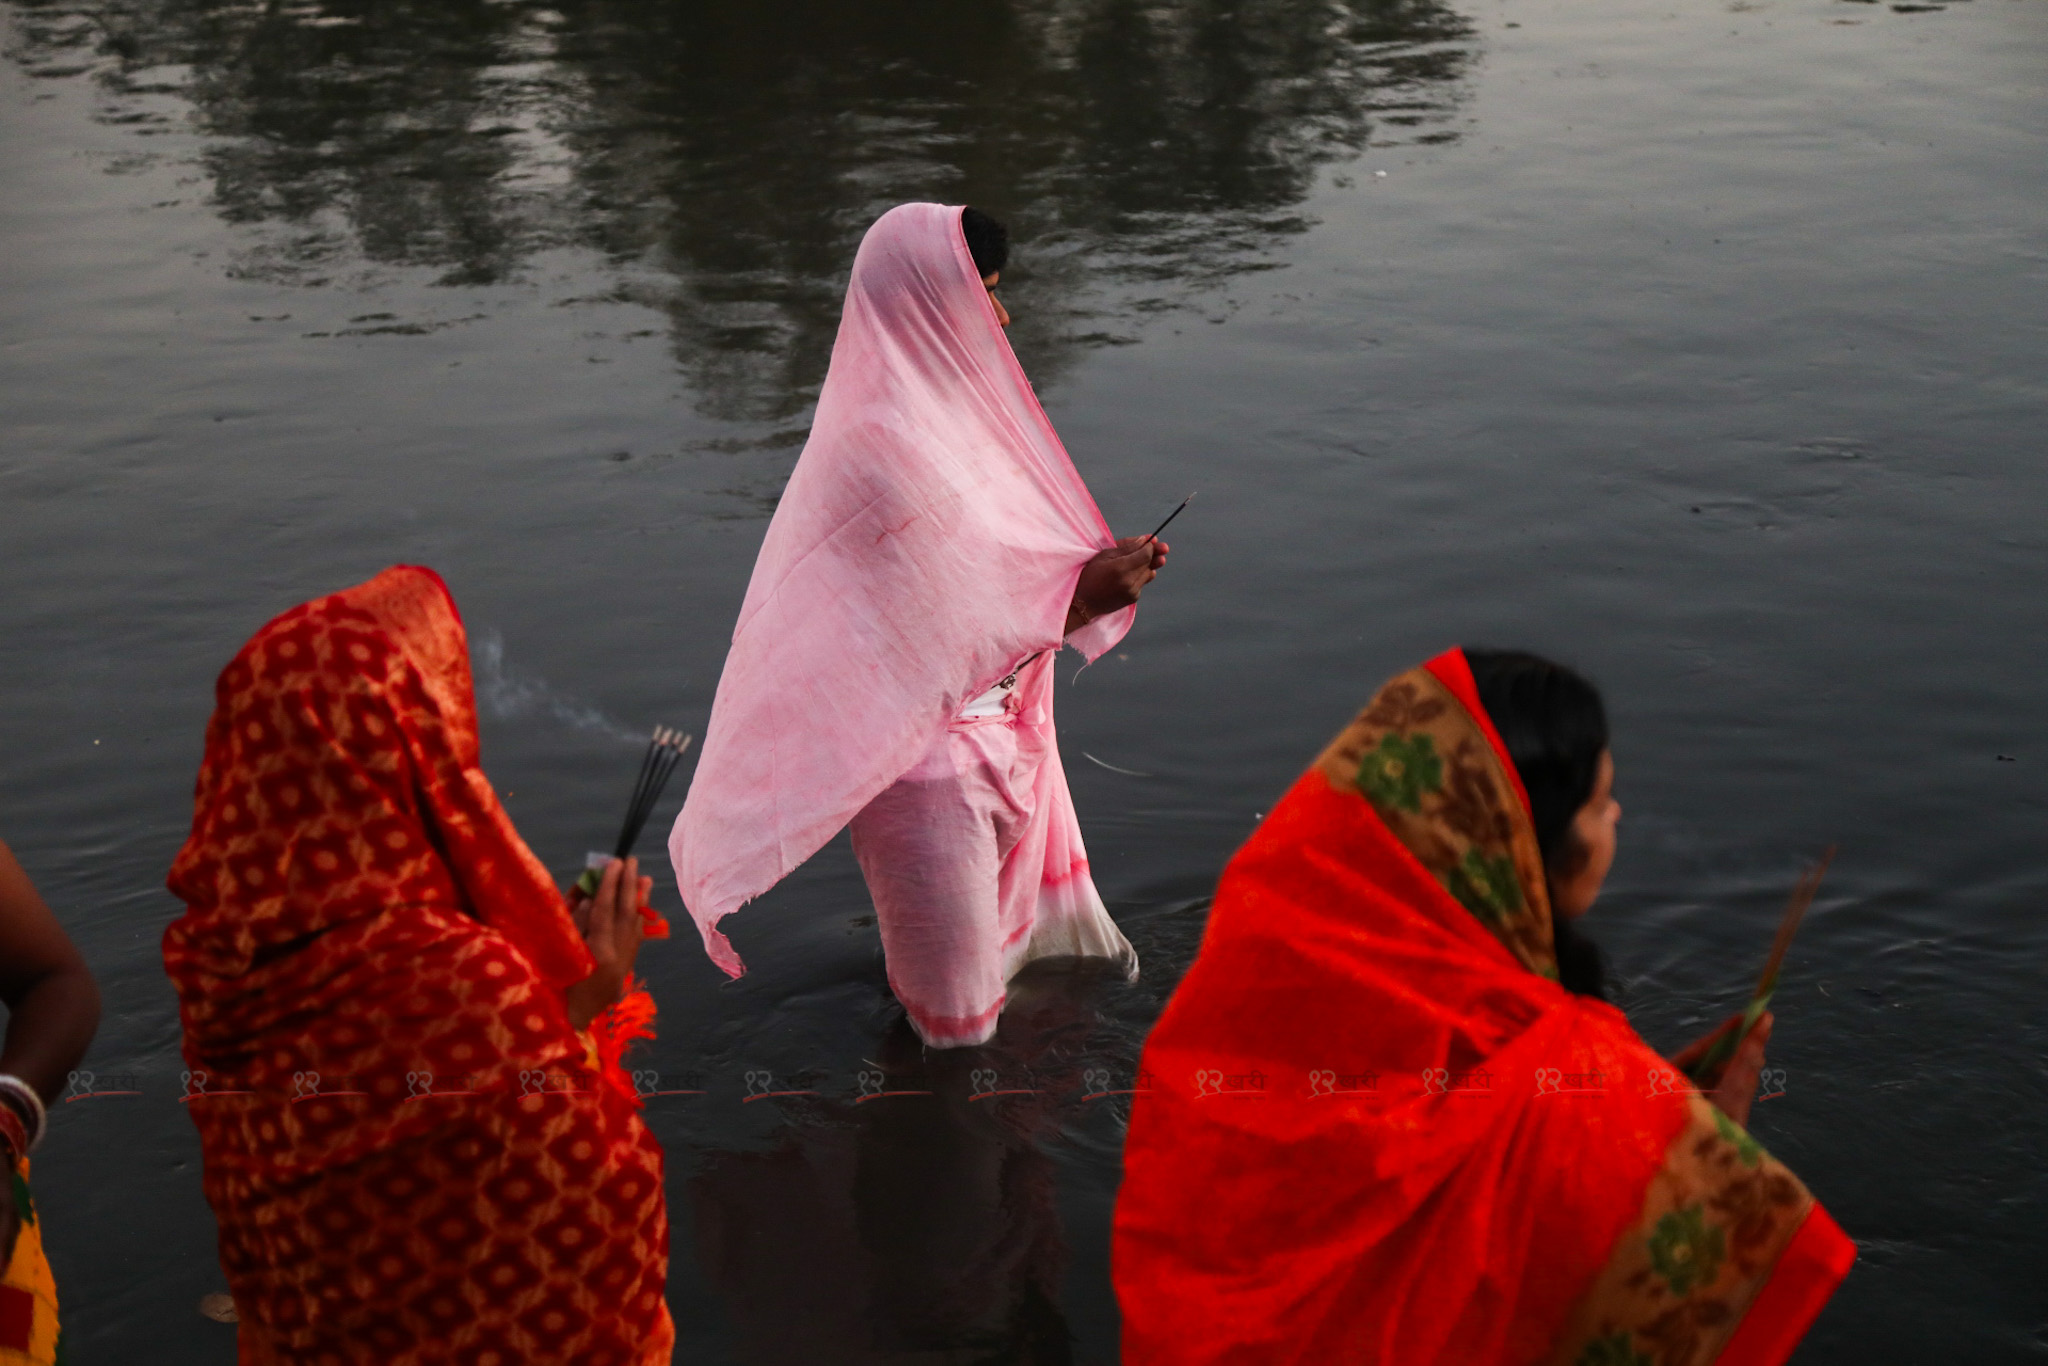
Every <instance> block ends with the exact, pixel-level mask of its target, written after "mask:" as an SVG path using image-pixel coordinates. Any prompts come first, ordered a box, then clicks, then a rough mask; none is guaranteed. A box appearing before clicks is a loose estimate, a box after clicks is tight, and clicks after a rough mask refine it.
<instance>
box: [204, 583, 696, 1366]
mask: <svg viewBox="0 0 2048 1366" xmlns="http://www.w3.org/2000/svg"><path fill="white" fill-rule="evenodd" d="M216 698H217V701H216V704H215V708H214V714H213V721H212V723H211V724H210V725H209V726H208V727H207V732H206V757H205V760H204V762H203V763H202V765H201V767H200V770H199V783H198V791H197V794H196V797H195V801H194V811H193V819H192V835H191V838H190V839H188V840H187V841H186V842H185V847H184V848H183V849H182V850H181V851H179V854H178V858H177V861H176V862H175V863H174V864H172V866H171V876H170V886H171V890H172V891H173V892H175V893H177V895H178V896H179V897H180V898H181V899H182V900H183V901H184V902H185V905H186V908H187V909H186V912H185V914H184V915H183V916H181V917H179V919H178V920H177V921H176V922H174V923H173V924H172V925H171V927H170V928H169V930H168V931H167V932H166V933H165V935H164V965H165V967H166V968H167V969H168V970H169V972H170V976H171V980H172V981H173V982H174V983H175V984H176V986H177V988H178V1002H179V1013H180V1016H181V1017H182V1020H183V1023H184V1029H185V1061H186V1065H187V1067H188V1068H189V1069H190V1072H189V1074H188V1075H189V1077H190V1080H189V1081H188V1083H187V1096H186V1104H187V1107H188V1108H189V1109H190V1110H191V1112H192V1120H193V1122H194V1123H195V1124H197V1125H198V1127H199V1138H200V1146H201V1149H202V1151H203V1152H204V1154H205V1160H206V1171H205V1181H206V1197H207V1200H208V1202H209V1203H210V1204H211V1205H212V1206H213V1212H214V1215H215V1217H216V1219H217V1220H218V1221H219V1225H220V1252H221V1263H222V1266H223V1268H224V1269H225V1270H226V1272H227V1276H228V1284H229V1287H230V1289H231V1290H232V1292H233V1295H234V1301H235V1308H236V1311H237V1313H238V1314H239V1316H240V1319H241V1330H240V1353H241V1355H240V1359H241V1360H242V1362H244V1363H245V1366H249V1364H261V1366H269V1363H286V1362H289V1363H292V1366H313V1364H314V1363H333V1364H334V1366H341V1364H342V1363H348V1364H349V1366H355V1364H356V1363H361V1364H362V1366H371V1364H372V1363H374V1366H443V1363H461V1364H462V1366H530V1364H532V1363H547V1366H600V1363H609V1364H610V1366H665V1364H666V1363H667V1362H668V1360H669V1356H670V1350H671V1347H672V1346H673V1342H674V1328H673V1327H672V1325H671V1324H670V1322H669V1316H668V1308H667V1305H666V1304H665V1302H664V1300H663V1287H664V1285H665V1283H666V1280H667V1274H668V1221H667V1217H666V1213H665V1209H666V1206H665V1203H664V1200H663V1194H662V1164H661V1150H660V1148H659V1147H658V1146H657V1145H656V1144H655V1141H654V1137H653V1135H651V1134H650V1133H648V1131H647V1126H646V1125H645V1124H643V1123H642V1122H641V1120H640V1115H639V1113H638V1101H637V1097H636V1096H635V1094H634V1091H633V1088H632V1086H631V1085H630V1083H629V1082H628V1081H627V1079H626V1077H625V1076H624V1074H623V1073H622V1072H621V1071H620V1070H619V1054H620V1052H621V1051H622V1050H623V1049H624V1047H625V1045H626V1043H627V1042H628V1041H629V1040H630V1039H631V1038H632V1037H634V1036H636V1035H644V1034H645V1033H647V1032H648V1022H649V1021H650V1020H651V1019H652V1016H653V1013H654V1011H653V1005H652V1003H651V1002H650V1001H648V1000H647V997H646V994H645V993H644V992H637V991H632V990H631V989H630V988H629V985H628V983H629V973H630V970H631V968H632V964H633V958H634V955H635V953H636V952H637V951H638V948H639V943H640V935H641V921H642V916H643V915H645V914H651V913H647V912H644V911H642V910H641V907H642V904H643V898H644V897H645V894H646V890H647V887H648V885H649V880H648V879H643V878H641V877H639V869H638V866H637V862H636V861H635V860H632V859H627V860H623V861H620V860H614V861H613V863H612V865H611V866H610V867H609V868H607V869H606V870H605V874H604V881H603V884H602V885H601V887H600V888H599V890H598V893H597V896H596V898H595V900H594V901H592V902H588V903H582V902H579V904H577V905H576V906H574V907H573V908H572V907H571V905H570V904H569V903H568V902H567V901H565V900H564V898H563V896H562V894H561V893H560V892H558V891H557V890H555V887H554V884H553V882H552V880H551V879H550V878H549V877H548V874H547V870H546V869H545V868H543V867H542V866H541V864H540V862H539V860H537V859H536V858H535V857H534V856H533V854H532V852H531V851H530V850H528V849H527V847H526V845H525V844H524V843H523V842H522V841H521V840H520V838H519V835H518V833H517V832H516V831H514V830H513V828H512V822H511V819H510V818H509V817H508V816H507V815H506V814H505V810H504V808H503V807H502V806H500V805H499V803H498V798H497V795H496V793H495V792H493V791H492V789H491V785H490V783H489V782H488V780H486V779H485V777H484V774H483V770H482V768H481V767H480V766H479V756H478V752H477V728H476V708H475V700H474V692H473V689H472V686H471V681H470V671H469V645H468V640H467V638H466V636H465V635H464V633H463V629H462V620H461V617H460V616H459V615H458V614H457V613H456V610H455V603H454V601H453V600H452V599H451V598H450V597H449V595H448V590H447V588H446V586H444V585H443V584H442V582H441V579H440V576H438V575H436V574H435V573H434V572H433V571H431V570H427V569H418V568H412V567H409V566H400V567H397V568H394V569H388V570H386V571H385V572H384V573H382V574H379V575H378V576H377V577H376V578H374V579H372V580H370V581H369V582H368V583H364V584H358V585H357V586H356V587H354V588H350V589H347V590H345V591H343V592H340V593H336V594H333V595H331V596H329V597H325V598H320V599H317V600H316V601H313V602H310V603H307V604H305V605H303V606H300V607H295V608H293V609H292V610H291V611H289V612H286V613H285V614H284V615H283V616H281V617H278V618H277V619H276V620H274V621H272V622H271V623H270V624H269V625H267V626H265V627H264V628H263V629H262V630H260V631H258V632H257V633H256V635H255V637H254V638H253V639H251V640H250V642H249V643H248V644H247V645H245V646H243V647H242V649H241V651H240V653H238V654H237V655H236V656H235V658H234V660H233V661H232V662H231V663H230V664H229V665H228V667H227V669H226V670H225V671H224V672H223V673H222V674H221V677H220V684H219V687H218V688H217V690H216ZM622 997H623V999H622Z"/></svg>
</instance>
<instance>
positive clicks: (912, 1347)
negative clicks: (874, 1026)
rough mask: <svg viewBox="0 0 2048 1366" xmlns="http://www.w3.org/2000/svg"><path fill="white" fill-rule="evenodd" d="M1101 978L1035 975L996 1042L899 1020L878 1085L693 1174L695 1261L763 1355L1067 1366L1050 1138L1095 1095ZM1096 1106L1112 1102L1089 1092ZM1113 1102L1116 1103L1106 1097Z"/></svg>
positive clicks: (1069, 1352) (1055, 972)
mask: <svg viewBox="0 0 2048 1366" xmlns="http://www.w3.org/2000/svg"><path fill="white" fill-rule="evenodd" d="M1106 985H1107V981H1106V979H1104V978H1103V977H1102V975H1101V974H1100V973H1093V972H1088V971H1086V970H1082V971H1079V972H1072V971H1064V972H1063V971H1060V970H1059V969H1057V968H1051V969H1050V970H1042V971H1039V972H1036V973H1033V974H1029V975H1027V977H1026V978H1025V979H1024V980H1022V981H1021V982H1020V983H1019V984H1018V985H1017V987H1016V989H1015V990H1014V991H1013V999H1012V1003H1011V1006H1010V1008H1009V1009H1008V1010H1006V1011H1005V1012H1004V1015H1003V1018H1002V1023H1001V1026H1000V1031H999V1033H998V1035H997V1037H996V1038H995V1040H994V1041H992V1042H991V1043H990V1044H989V1045H988V1046H986V1047H984V1048H979V1049H953V1050H949V1051H946V1052H940V1053H926V1052H925V1051H924V1049H923V1048H922V1046H921V1045H920V1043H919V1042H918V1039H917V1036H916V1035H915V1034H914V1033H913V1032H912V1031H911V1030H910V1028H909V1026H908V1024H907V1023H904V1024H900V1025H899V1026H898V1027H897V1028H896V1029H894V1030H893V1031H891V1033H890V1034H889V1035H888V1036H887V1038H886V1039H885V1041H884V1042H883V1044H882V1049H881V1053H880V1055H879V1056H878V1057H875V1058H873V1059H871V1061H872V1062H873V1063H874V1064H876V1071H875V1072H874V1073H870V1074H869V1075H870V1076H874V1077H877V1081H876V1082H874V1083H872V1084H871V1083H867V1082H865V1081H864V1087H868V1088H869V1089H871V1091H873V1092H880V1091H881V1090H882V1089H883V1084H882V1083H880V1081H879V1076H880V1075H883V1074H885V1075H886V1077H887V1081H886V1090H887V1091H888V1092H890V1094H870V1095H869V1097H868V1098H867V1099H864V1100H862V1101H859V1102H857V1103H854V1104H851V1105H836V1106H829V1107H824V1108H821V1109H819V1110H817V1111H815V1112H813V1113H812V1114H811V1115H810V1116H809V1117H808V1120H807V1121H806V1122H805V1123H803V1124H802V1125H800V1126H799V1127H798V1128H797V1129H795V1130H794V1131H793V1132H792V1133H791V1134H790V1135H789V1136H788V1137H787V1138H786V1139H785V1141H784V1142H783V1143H781V1144H780V1145H779V1146H778V1147H776V1148H775V1149H773V1150H771V1151H769V1152H765V1153H719V1154H715V1155H713V1156H712V1157H711V1158H710V1159H709V1160H708V1161H707V1162H706V1164H705V1165H704V1167H703V1169H702V1170H701V1172H700V1173H699V1175H698V1176H697V1177H696V1178H695V1179H694V1180H693V1181H692V1183H691V1187H690V1194H691V1204H692V1207H693V1210H694V1217H695V1222H696V1226H697V1232H698V1239H697V1241H698V1248H697V1254H698V1263H699V1268H700V1271H701V1274H702V1275H703V1276H704V1277H705V1278H706V1279H707V1280H708V1281H709V1282H710V1283H711V1285H712V1286H713V1287H714V1288H715V1289H716V1291H717V1292H718V1293H719V1295H720V1296H721V1298H723V1299H724V1301H725V1303H726V1305H727V1308H728V1311H729V1313H730V1314H731V1317H732V1319H733V1322H734V1324H735V1326H736V1328H737V1329H738V1336H739V1344H738V1349H737V1351H738V1357H739V1359H740V1360H741V1361H744V1362H748V1363H752V1364H753V1366H799V1364H801V1366H809V1363H812V1362H817V1361H827V1360H829V1361H841V1362H850V1363H851V1362H857V1363H868V1364H870V1366H901V1364H902V1363H908V1362H911V1361H919V1362H960V1363H968V1362H973V1363H977V1364H978V1366H1004V1364H1007V1363H1016V1364H1017V1366H1027V1364H1028V1366H1064V1363H1069V1362H1072V1361H1073V1360H1074V1359H1075V1357H1074V1348H1073V1334H1072V1333H1071V1331H1070V1330H1069V1328H1068V1324H1067V1320H1066V1318H1065V1316H1064V1314H1063V1313H1062V1311H1061V1310H1060V1308H1059V1295H1060V1282H1061V1278H1062V1277H1063V1275H1064V1274H1065V1271H1066V1266H1067V1243H1066V1239H1065V1237H1064V1235H1063V1233H1062V1231H1061V1227H1060V1218H1059V1209H1058V1203H1057V1173H1056V1168H1055V1167H1054V1164H1053V1162H1052V1159H1051V1158H1050V1157H1048V1156H1047V1155H1046V1152H1045V1151H1044V1149H1045V1145H1046V1142H1047V1140H1048V1139H1050V1138H1051V1137H1052V1136H1053V1135H1054V1134H1055V1133H1056V1132H1057V1131H1058V1130H1059V1129H1060V1128H1061V1127H1062V1126H1063V1125H1065V1124H1068V1123H1071V1122H1072V1120H1073V1119H1074V1115H1073V1114H1071V1113H1068V1111H1070V1110H1071V1109H1072V1108H1073V1107H1074V1106H1075V1105H1077V1104H1087V1103H1089V1102H1085V1101H1079V1100H1077V1099H1076V1097H1077V1096H1079V1095H1080V1094H1081V1093H1083V1092H1084V1090H1085V1088H1084V1086H1083V1074H1084V1071H1085V1069H1084V1066H1083V1059H1084V1057H1085V1053H1084V1049H1085V1048H1086V1047H1087V1045H1088V1037H1089V1035H1090V1033H1091V1031H1092V1030H1093V1029H1094V1028H1095V1025H1096V1023H1097V1019H1096V1015H1095V1011H1094V1007H1093V1005H1092V1004H1091V1001H1092V998H1093V997H1094V996H1095V995H1096V994H1098V993H1099V992H1100V990H1102V988H1103V987H1104V986H1106ZM1096 1103H1102V1102H1096ZM1109 1103H1112V1104H1114V1103H1115V1102H1113V1101H1112V1102H1109Z"/></svg>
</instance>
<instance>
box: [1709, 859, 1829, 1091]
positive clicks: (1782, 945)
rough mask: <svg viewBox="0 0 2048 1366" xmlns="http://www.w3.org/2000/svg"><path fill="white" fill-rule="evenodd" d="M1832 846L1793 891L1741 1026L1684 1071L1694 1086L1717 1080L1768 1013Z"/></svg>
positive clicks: (1715, 1042) (1728, 1033)
mask: <svg viewBox="0 0 2048 1366" xmlns="http://www.w3.org/2000/svg"><path fill="white" fill-rule="evenodd" d="M1834 857H1835V846H1833V845H1832V844H1831V845H1829V846H1828V848H1827V852H1826V853H1824V854H1822V855H1821V856H1820V862H1819V863H1817V864H1815V865H1814V866H1813V867H1812V868H1810V869H1809V870H1807V872H1806V874H1805V876H1803V877H1801V878H1800V879H1799V885H1798V886H1796V887H1794V888H1793V889H1792V900H1791V902H1790V903H1789V904H1788V905H1787V906H1786V907H1785V917H1784V919H1782V920H1780V921H1779V922H1778V937H1777V938H1776V939H1775V940H1773V941H1772V942H1771V956H1770V957H1769V958H1767V959H1765V960H1764V970H1763V974H1762V976H1760V977H1758V978H1757V983H1756V994H1755V995H1753V996H1751V997H1750V1000H1749V1006H1748V1008H1747V1009H1745V1010H1744V1011H1743V1012H1742V1020H1741V1023H1740V1025H1738V1026H1737V1027H1736V1028H1733V1029H1724V1030H1723V1031H1722V1033H1721V1034H1720V1036H1719V1037H1718V1038H1716V1039H1715V1040H1714V1042H1713V1044H1712V1045H1711V1046H1710V1047H1709V1048H1708V1049H1707V1050H1706V1051H1705V1052H1704V1053H1703V1054H1701V1055H1700V1057H1699V1058H1697V1059H1696V1060H1694V1061H1693V1063H1692V1065H1691V1066H1690V1067H1688V1068H1686V1073H1687V1075H1689V1076H1690V1077H1692V1079H1693V1080H1694V1081H1696V1082H1699V1083H1701V1084H1702V1085H1704V1084H1705V1083H1707V1082H1709V1081H1713V1080H1714V1079H1716V1078H1717V1077H1718V1075H1719V1073H1720V1071H1721V1069H1722V1068H1724V1067H1726V1066H1727V1065H1728V1060H1729V1059H1730V1058H1732V1057H1734V1056H1735V1050H1736V1049H1737V1048H1738V1047H1739V1046H1740V1045H1741V1043H1742V1041H1743V1040H1744V1039H1746V1038H1748V1037H1749V1032H1750V1030H1751V1029H1753V1028H1755V1027H1756V1023H1757V1021H1758V1020H1759V1019H1760V1018H1762V1016H1763V1013H1764V1012H1765V1011H1766V1010H1768V1009H1770V1005H1771V994H1772V993H1773V992H1775V991H1776V990H1777V989H1778V970H1779V968H1781V967H1782V966H1784V962H1785V954H1786V951H1787V950H1789V949H1790V948H1791V947H1792V936H1793V935H1795V934H1797V933H1798V932H1799V922H1800V921H1801V920H1803V919H1805V917H1806V908H1807V907H1809V906H1811V905H1812V904H1813V898H1814V895H1815V894H1816V893H1817V892H1819V891H1820V880H1821V878H1822V876H1823V875H1825V874H1826V872H1827V870H1828V864H1830V863H1832V862H1833V861H1834Z"/></svg>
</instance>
